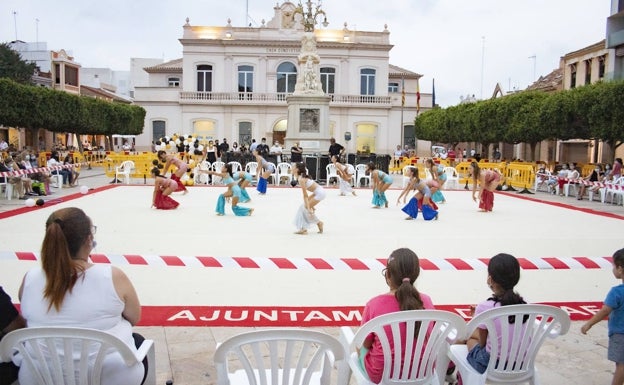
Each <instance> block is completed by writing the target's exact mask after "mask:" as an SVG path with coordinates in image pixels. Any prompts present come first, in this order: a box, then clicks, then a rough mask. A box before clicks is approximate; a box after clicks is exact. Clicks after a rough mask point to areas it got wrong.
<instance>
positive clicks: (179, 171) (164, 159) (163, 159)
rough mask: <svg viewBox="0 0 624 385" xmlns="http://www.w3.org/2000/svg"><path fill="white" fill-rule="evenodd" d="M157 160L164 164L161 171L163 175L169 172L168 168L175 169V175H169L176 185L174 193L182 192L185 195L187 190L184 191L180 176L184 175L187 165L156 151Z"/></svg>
mask: <svg viewBox="0 0 624 385" xmlns="http://www.w3.org/2000/svg"><path fill="white" fill-rule="evenodd" d="M158 159H159V160H160V161H161V162H162V163H164V164H165V166H164V167H163V170H162V174H163V175H166V174H167V171H168V170H169V167H170V166H171V165H174V166H175V167H177V170H176V171H175V173H171V179H173V180H174V181H175V182H176V183H177V184H178V187H177V188H176V190H175V191H176V192H178V191H184V193H185V194H186V193H187V192H188V190H187V189H186V186H184V184H183V183H182V181H181V180H180V178H182V175H184V173H185V172H186V170H188V165H187V164H186V163H185V162H184V161H183V160H181V159H178V158H176V156H175V155H173V154H167V153H166V152H165V151H163V150H160V151H158Z"/></svg>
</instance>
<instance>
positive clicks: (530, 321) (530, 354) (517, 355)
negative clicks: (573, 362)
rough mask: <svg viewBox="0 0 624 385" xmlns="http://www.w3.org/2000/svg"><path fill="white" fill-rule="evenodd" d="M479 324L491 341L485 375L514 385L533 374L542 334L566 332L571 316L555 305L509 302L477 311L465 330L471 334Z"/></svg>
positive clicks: (555, 334) (552, 335) (554, 334)
mask: <svg viewBox="0 0 624 385" xmlns="http://www.w3.org/2000/svg"><path fill="white" fill-rule="evenodd" d="M511 320H513V323H511ZM523 321H524V322H523ZM479 325H485V327H486V328H487V330H488V340H490V341H492V344H491V351H490V362H489V364H488V368H487V378H488V379H492V380H493V381H494V382H497V381H498V382H503V383H505V382H506V383H510V384H511V383H514V384H515V383H516V382H517V381H518V380H519V379H522V378H527V377H531V376H532V375H533V372H534V365H535V357H536V356H537V353H538V351H539V349H540V347H541V346H542V343H543V342H544V339H545V337H550V338H555V337H557V336H559V335H563V334H566V333H567V332H568V330H569V329H570V316H569V315H568V313H566V312H565V311H564V310H562V309H560V308H557V307H554V306H548V305H535V304H522V305H508V306H501V307H497V308H494V309H490V310H487V311H485V312H483V313H481V314H478V315H477V316H475V317H474V318H473V319H472V320H470V322H469V323H468V325H467V326H466V331H467V332H468V333H470V332H471V331H473V330H476V328H478V327H479ZM499 331H500V334H499ZM495 341H498V342H497V343H495Z"/></svg>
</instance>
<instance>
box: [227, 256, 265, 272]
mask: <svg viewBox="0 0 624 385" xmlns="http://www.w3.org/2000/svg"><path fill="white" fill-rule="evenodd" d="M232 259H233V260H234V261H236V263H238V265H239V266H240V267H242V268H243V269H259V268H260V266H259V265H258V264H257V263H256V262H254V260H253V259H251V258H249V257H232Z"/></svg>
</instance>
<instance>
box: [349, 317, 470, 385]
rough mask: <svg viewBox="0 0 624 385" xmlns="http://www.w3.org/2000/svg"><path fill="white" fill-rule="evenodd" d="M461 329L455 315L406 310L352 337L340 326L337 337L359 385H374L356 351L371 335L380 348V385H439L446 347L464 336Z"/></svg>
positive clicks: (462, 324)
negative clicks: (382, 364) (341, 343)
mask: <svg viewBox="0 0 624 385" xmlns="http://www.w3.org/2000/svg"><path fill="white" fill-rule="evenodd" d="M465 326H466V323H465V322H464V320H463V318H461V317H460V316H459V315H457V314H455V313H451V312H447V311H441V310H409V311H398V312H395V313H388V314H384V315H382V316H379V317H376V318H373V319H372V320H370V321H368V322H367V323H366V324H364V325H362V326H361V327H360V328H359V329H358V330H357V332H355V334H353V331H352V330H351V328H350V327H342V328H341V330H340V337H341V341H342V342H343V344H345V350H346V351H347V352H348V354H349V357H347V363H348V364H349V367H350V369H351V373H353V375H354V378H355V380H356V383H357V384H359V385H362V384H366V385H374V383H373V382H371V381H370V380H369V379H368V376H367V375H366V373H364V372H363V369H362V367H361V366H360V362H359V357H358V354H357V350H356V349H357V348H359V347H361V346H362V343H363V342H364V340H365V339H366V337H368V336H369V335H370V334H371V333H375V335H376V336H377V337H378V338H379V340H380V342H381V345H382V347H383V353H384V371H383V374H382V378H381V383H382V384H410V385H424V384H432V385H433V384H436V385H440V384H442V383H443V381H444V378H445V375H446V369H447V367H448V362H449V360H448V357H447V354H446V352H447V350H448V347H449V344H450V343H452V342H454V341H455V340H456V338H457V337H458V336H460V335H463V334H464V328H465ZM391 342H392V343H393V345H394V349H392V348H391V345H390V343H391Z"/></svg>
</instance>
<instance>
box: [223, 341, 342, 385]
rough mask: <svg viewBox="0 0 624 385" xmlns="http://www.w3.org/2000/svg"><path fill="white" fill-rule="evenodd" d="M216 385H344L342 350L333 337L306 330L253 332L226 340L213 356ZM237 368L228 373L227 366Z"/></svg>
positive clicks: (229, 370) (229, 369)
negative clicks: (334, 373) (334, 370)
mask: <svg viewBox="0 0 624 385" xmlns="http://www.w3.org/2000/svg"><path fill="white" fill-rule="evenodd" d="M214 364H215V367H216V369H217V385H243V384H244V385H258V384H261V385H271V384H280V385H308V384H322V385H325V384H330V383H331V377H332V376H331V375H332V368H334V367H338V368H339V369H338V370H337V377H336V378H337V379H338V381H337V383H338V384H341V385H342V384H346V382H345V381H344V378H345V377H346V370H345V364H344V350H343V348H342V345H341V344H340V342H339V341H338V340H337V339H335V338H334V337H332V336H330V335H328V334H325V333H322V332H319V331H315V330H309V329H270V330H254V331H251V332H248V333H242V334H239V335H236V336H234V337H231V338H229V339H228V340H226V341H225V342H223V343H222V344H220V345H218V346H217V350H216V351H215V354H214ZM230 364H232V366H235V367H236V368H239V369H238V370H232V368H230V367H229V365H230Z"/></svg>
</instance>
